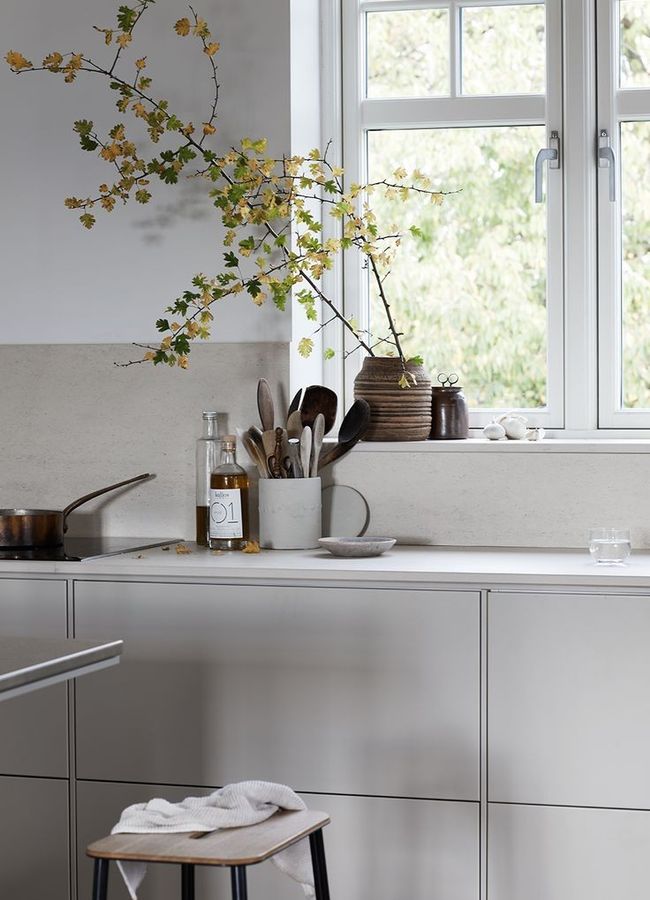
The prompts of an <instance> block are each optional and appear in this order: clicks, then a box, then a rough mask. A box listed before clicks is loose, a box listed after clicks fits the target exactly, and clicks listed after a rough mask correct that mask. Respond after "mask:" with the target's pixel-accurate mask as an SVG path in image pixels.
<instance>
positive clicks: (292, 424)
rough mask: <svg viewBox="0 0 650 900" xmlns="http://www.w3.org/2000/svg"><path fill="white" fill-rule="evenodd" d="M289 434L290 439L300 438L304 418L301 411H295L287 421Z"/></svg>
mask: <svg viewBox="0 0 650 900" xmlns="http://www.w3.org/2000/svg"><path fill="white" fill-rule="evenodd" d="M287 434H288V435H289V439H291V438H298V439H300V435H301V434H302V416H301V414H300V410H299V409H295V410H294V411H293V412H292V413H291V414H290V416H289V418H288V419H287Z"/></svg>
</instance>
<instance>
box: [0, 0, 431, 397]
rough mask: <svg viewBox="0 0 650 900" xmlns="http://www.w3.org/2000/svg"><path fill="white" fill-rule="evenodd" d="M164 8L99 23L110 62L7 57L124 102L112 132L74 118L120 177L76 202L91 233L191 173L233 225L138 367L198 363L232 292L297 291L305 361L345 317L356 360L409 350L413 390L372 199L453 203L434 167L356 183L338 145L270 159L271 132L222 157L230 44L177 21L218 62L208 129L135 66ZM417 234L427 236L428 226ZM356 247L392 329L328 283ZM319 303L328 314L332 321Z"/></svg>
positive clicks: (87, 145) (392, 240)
mask: <svg viewBox="0 0 650 900" xmlns="http://www.w3.org/2000/svg"><path fill="white" fill-rule="evenodd" d="M154 3H155V0H138V2H137V3H136V5H135V6H134V7H129V6H120V7H119V10H118V14H117V22H116V27H114V28H99V27H95V30H96V31H97V32H98V33H99V34H100V35H101V36H102V38H103V43H104V44H105V46H107V47H112V48H114V53H113V55H112V60H111V62H110V64H106V65H102V64H100V63H99V62H96V61H95V60H94V59H93V58H92V57H91V56H89V55H86V54H84V53H76V52H69V53H65V54H63V53H59V52H52V53H50V54H48V55H47V56H46V57H45V59H43V61H42V64H41V65H40V66H35V65H33V64H32V62H31V61H30V60H28V59H27V58H26V57H25V56H23V54H22V53H20V52H18V51H14V50H10V51H9V52H8V53H7V55H6V57H5V59H6V61H7V63H8V64H9V66H10V67H11V69H12V71H14V72H15V73H17V74H23V73H24V72H28V71H47V72H50V73H52V74H55V75H61V76H63V79H64V81H65V82H67V83H71V82H73V81H75V80H76V78H77V77H78V76H79V75H80V74H81V73H84V74H85V75H91V74H92V75H100V76H102V77H103V78H105V79H106V80H107V82H108V85H109V87H110V89H111V90H112V91H114V92H115V94H116V95H117V99H116V104H115V105H116V107H117V109H118V111H119V113H120V114H121V117H122V118H121V120H120V121H119V122H118V123H117V124H116V125H114V126H113V127H112V128H111V129H110V130H109V131H108V133H107V134H106V135H101V134H100V133H99V130H98V129H97V128H96V127H95V125H94V123H93V121H92V120H90V119H80V120H78V121H77V122H75V123H74V130H75V132H76V133H77V134H78V136H79V142H80V145H81V148H82V149H83V150H85V151H87V152H90V153H94V154H97V155H98V156H99V157H100V158H101V159H103V160H104V161H105V162H106V163H108V164H109V165H110V166H111V167H112V169H113V173H114V174H113V179H112V181H110V182H109V181H106V182H105V183H102V184H100V185H99V187H98V189H97V191H96V192H95V193H94V194H92V195H91V196H87V197H85V198H79V197H69V198H67V199H66V201H65V204H66V206H67V207H68V208H70V209H75V210H79V211H80V216H79V219H80V221H81V223H82V225H83V226H84V227H85V228H88V229H90V228H92V227H93V226H94V225H95V222H96V216H95V212H96V211H97V210H98V209H99V210H104V211H106V212H109V213H110V212H112V211H113V210H114V208H115V207H116V205H117V203H118V202H121V203H122V204H126V203H127V202H128V201H129V200H132V199H135V200H136V202H138V203H142V204H146V203H149V201H150V200H151V199H152V193H151V184H152V181H153V180H155V179H158V180H159V181H162V182H163V183H165V184H176V183H177V182H178V181H179V179H180V178H181V177H188V178H196V179H201V180H203V181H205V183H206V189H207V191H208V194H209V197H210V199H211V202H212V204H213V205H214V207H215V209H216V210H218V213H219V215H220V218H221V223H222V225H223V227H224V230H225V233H224V237H223V244H224V247H225V252H224V254H223V264H222V266H221V268H220V271H219V272H218V273H217V274H216V275H215V276H213V277H208V276H206V275H204V274H198V275H195V277H194V278H193V279H192V285H191V288H190V289H188V290H186V291H184V292H183V294H182V295H181V296H180V297H178V298H177V299H176V300H175V301H174V302H173V303H171V304H170V305H169V306H168V307H167V308H166V310H165V315H164V316H162V317H161V318H159V319H158V320H157V322H156V328H157V330H158V331H159V332H160V334H161V340H160V344H158V345H155V346H154V345H144V346H143V345H138V346H141V347H142V349H144V350H145V351H146V352H145V353H144V355H143V357H142V358H141V359H138V360H133V361H132V362H131V363H127V365H132V364H134V363H141V362H145V361H151V362H153V363H154V364H160V363H166V364H168V365H171V366H174V365H177V366H180V367H181V368H186V367H187V365H188V357H189V354H190V350H191V343H192V341H194V340H196V339H199V340H205V339H207V338H208V337H209V336H210V326H211V322H212V319H213V313H212V310H211V308H212V306H213V304H215V303H217V302H218V301H220V300H223V299H225V298H226V297H230V296H233V295H237V294H246V295H248V296H249V297H250V298H251V299H252V301H253V302H254V303H255V304H257V305H258V306H261V305H262V304H264V303H265V302H267V301H268V300H270V301H271V302H273V303H274V304H275V305H276V306H277V307H278V308H279V309H282V310H283V309H285V307H286V305H287V302H288V300H289V299H290V298H291V297H293V298H295V300H296V301H297V302H298V304H300V306H301V307H302V308H303V310H304V312H305V315H306V317H307V320H308V321H310V322H313V323H314V330H313V332H312V333H311V336H308V337H307V336H306V337H303V338H302V340H301V341H300V342H299V346H298V350H299V352H300V353H301V354H302V355H303V356H309V355H310V354H311V352H312V350H313V347H314V337H315V336H316V334H317V333H318V332H319V331H321V330H322V329H324V328H325V327H326V326H327V325H329V324H330V323H331V322H334V321H338V322H340V323H341V325H342V326H343V327H344V328H345V329H346V330H347V331H348V332H349V333H350V334H351V335H352V336H353V338H354V341H353V347H352V349H350V350H348V351H346V353H347V355H349V354H350V353H353V352H355V351H357V350H359V349H361V350H363V351H365V352H366V353H367V354H369V355H370V356H375V355H377V353H381V355H394V356H397V357H399V358H400V360H401V361H402V368H403V372H402V376H401V379H400V383H401V384H402V385H403V386H404V387H407V386H408V385H409V383H410V381H409V378H410V377H412V376H410V375H409V374H408V373H407V371H406V363H407V361H409V360H407V358H406V356H405V354H404V351H403V349H402V345H401V343H400V337H401V336H402V335H401V332H400V331H399V330H398V327H397V325H396V322H395V319H394V316H393V313H392V309H391V305H390V302H389V300H388V296H387V293H386V278H387V276H388V274H389V273H390V265H391V260H392V259H393V256H394V254H395V252H396V250H397V249H398V247H399V245H400V241H401V240H402V233H401V232H400V231H399V230H398V229H397V228H391V229H390V231H389V232H388V233H382V231H381V230H380V228H379V226H378V223H377V219H376V216H375V214H374V213H373V211H372V208H371V206H370V197H371V196H372V194H373V192H375V191H383V192H384V193H385V195H386V196H387V197H388V198H391V197H393V198H398V199H401V200H405V201H406V200H408V199H409V197H411V196H412V195H414V194H419V195H426V197H427V198H429V199H430V201H431V202H432V203H436V204H437V203H441V202H442V198H443V192H441V191H437V190H434V189H433V188H432V185H431V181H430V179H429V178H428V177H427V176H426V175H424V174H423V173H422V172H420V171H417V170H416V171H415V172H413V173H412V176H411V178H410V179H409V178H408V174H407V172H406V171H405V170H404V169H403V168H399V169H397V170H396V171H395V172H394V173H393V177H392V179H384V180H381V181H375V182H370V183H368V184H363V185H361V184H350V185H349V186H347V187H345V186H344V180H343V176H344V173H343V169H341V168H339V167H337V166H334V165H332V164H331V163H330V162H329V160H328V158H327V149H326V150H325V152H321V151H320V150H318V149H314V150H311V151H310V152H309V153H308V154H306V155H305V156H298V155H296V156H286V157H285V156H283V157H281V158H277V157H272V156H268V155H267V153H266V148H267V144H266V140H265V139H259V140H252V139H250V138H244V139H243V140H242V141H241V143H240V145H239V146H238V147H235V148H231V149H229V150H228V151H227V152H226V153H224V154H218V153H217V152H215V151H214V150H213V149H211V148H210V147H209V146H207V142H208V139H210V138H212V137H213V135H215V133H216V131H217V127H216V125H215V122H216V119H217V107H218V101H219V82H218V79H217V66H216V62H215V56H216V54H217V53H218V52H219V49H220V45H219V43H218V42H217V41H215V40H213V37H212V34H211V31H210V29H209V27H208V25H207V23H206V22H205V20H204V19H202V18H201V17H200V16H199V15H198V14H197V13H196V12H195V10H194V9H193V8H192V7H191V6H190V7H189V11H190V17H183V18H181V19H179V20H178V21H177V22H176V23H175V25H174V30H175V32H176V34H177V35H178V36H179V37H182V38H186V37H191V38H195V39H197V40H198V41H199V43H200V44H201V45H202V51H203V54H204V56H205V57H206V59H207V61H208V64H209V66H210V71H211V80H212V82H213V88H214V92H213V98H212V105H211V108H210V111H209V114H208V116H207V117H206V119H205V121H203V122H202V123H201V124H200V126H198V127H195V125H194V124H193V123H192V122H189V121H185V120H184V119H183V118H181V117H180V116H178V115H177V114H176V113H174V112H172V111H171V110H170V108H169V103H168V101H167V100H166V99H164V98H155V97H154V95H153V94H152V92H151V86H152V78H151V77H150V76H149V75H148V74H145V70H146V68H147V58H146V57H140V58H137V57H136V58H135V59H133V61H131V62H128V61H127V59H126V51H127V49H128V48H130V47H131V45H132V42H133V33H134V30H135V28H136V26H137V25H138V23H139V22H140V19H141V17H142V16H143V14H144V13H145V12H146V11H147V10H148V8H149V7H150V6H152V5H153V4H154ZM127 67H128V72H127V71H126V69H127ZM127 114H130V115H131V116H133V117H134V118H135V119H136V120H140V121H141V122H142V123H143V124H144V127H145V129H146V132H147V134H148V138H149V143H150V145H151V146H150V151H153V152H150V155H145V154H143V153H142V152H141V151H140V150H139V149H138V147H137V145H136V143H135V141H133V140H131V139H129V137H128V136H127V129H126V123H125V121H124V119H125V117H126V115H127ZM163 137H164V138H165V140H164V144H165V149H162V150H159V151H158V150H157V146H156V145H158V144H159V142H160V141H161V139H162V138H163ZM175 138H176V139H177V140H174V139H175ZM170 144H171V145H172V146H169V145H170ZM326 215H328V216H330V217H331V218H332V219H334V220H335V221H336V223H337V227H336V229H334V230H335V232H336V234H337V236H336V237H327V238H324V237H323V225H322V220H323V218H324V217H325V216H326ZM409 230H410V232H411V233H412V234H413V235H414V236H415V237H417V236H418V229H417V227H416V226H412V227H411V229H409ZM352 250H355V251H358V252H359V253H360V254H361V255H362V257H363V258H364V260H365V265H366V267H367V269H368V271H369V273H370V276H371V278H372V279H373V281H374V284H375V286H376V290H377V295H378V298H379V300H380V302H381V305H382V307H383V310H384V313H385V317H386V324H387V333H386V334H385V335H383V336H376V335H373V334H371V333H370V332H368V331H364V330H361V329H360V327H359V325H358V323H357V322H356V321H355V320H354V319H353V318H351V317H346V316H345V315H344V314H343V313H342V312H341V311H340V310H339V309H338V307H337V305H336V303H335V302H334V301H333V299H332V298H331V297H329V296H328V294H327V293H326V292H325V291H324V290H323V287H322V276H323V274H324V273H325V272H326V271H327V270H329V269H331V268H332V266H333V264H334V260H335V258H336V256H337V255H338V254H340V253H342V252H344V251H352ZM319 305H320V307H321V308H322V311H323V312H322V315H321V321H320V323H319V313H318V309H319ZM332 355H333V351H332V350H331V349H327V350H326V351H325V356H326V357H327V358H329V357H331V356H332Z"/></svg>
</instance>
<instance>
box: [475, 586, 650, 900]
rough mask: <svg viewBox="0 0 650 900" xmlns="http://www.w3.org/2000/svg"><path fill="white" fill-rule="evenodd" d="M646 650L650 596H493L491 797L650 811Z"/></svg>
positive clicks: (649, 706)
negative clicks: (645, 809)
mask: <svg viewBox="0 0 650 900" xmlns="http://www.w3.org/2000/svg"><path fill="white" fill-rule="evenodd" d="M649 647H650V598H649V597H647V596H643V595H637V596H632V595H625V594H595V593H594V594H590V593H550V592H549V593H523V592H522V593H518V592H512V593H509V592H492V593H491V594H490V596H489V601H488V680H487V683H488V716H489V732H488V772H489V785H488V798H489V799H490V800H494V801H509V802H515V803H532V804H537V803H540V804H560V805H572V806H602V807H622V808H623V807H627V808H633V809H636V808H650V767H649V766H648V747H649V746H650V690H649V689H648V685H649V684H650V653H649V652H648V648H649ZM490 841H491V838H490ZM594 858H595V857H594ZM614 893H615V894H617V896H621V894H620V893H618V892H614ZM613 895H614V894H612V896H613ZM520 896H523V895H520ZM585 896H586V895H585Z"/></svg>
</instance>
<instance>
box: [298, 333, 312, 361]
mask: <svg viewBox="0 0 650 900" xmlns="http://www.w3.org/2000/svg"><path fill="white" fill-rule="evenodd" d="M313 349H314V342H313V341H312V339H311V338H306V337H304V338H301V339H300V340H299V341H298V353H299V354H300V356H302V357H303V359H307V357H308V356H311V351H312V350H313Z"/></svg>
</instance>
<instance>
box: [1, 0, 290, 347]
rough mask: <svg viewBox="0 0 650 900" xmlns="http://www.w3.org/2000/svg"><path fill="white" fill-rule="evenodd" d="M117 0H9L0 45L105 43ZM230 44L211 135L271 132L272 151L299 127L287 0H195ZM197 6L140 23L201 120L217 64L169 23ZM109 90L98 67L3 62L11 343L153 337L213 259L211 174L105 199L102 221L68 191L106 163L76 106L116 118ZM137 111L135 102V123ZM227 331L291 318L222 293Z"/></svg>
mask: <svg viewBox="0 0 650 900" xmlns="http://www.w3.org/2000/svg"><path fill="white" fill-rule="evenodd" d="M118 5H119V4H118V3H117V2H115V3H113V2H107V0H2V3H0V34H1V35H2V48H3V49H2V51H1V55H2V56H4V53H5V52H6V51H7V50H9V49H10V48H11V49H17V50H21V51H22V52H24V53H25V55H27V57H28V58H29V59H31V60H32V61H33V62H34V63H38V62H40V60H41V59H42V58H43V56H44V55H45V54H46V53H48V52H50V51H52V50H60V51H62V52H65V51H68V50H70V49H77V50H80V49H82V50H84V51H85V52H87V53H90V54H91V55H93V56H95V55H96V56H97V58H98V59H99V58H104V59H110V58H111V53H112V52H113V51H112V48H106V47H104V46H103V45H102V40H101V37H100V36H99V35H97V33H96V32H93V30H92V26H93V25H100V26H108V25H111V24H112V23H113V22H114V14H115V11H116V10H117V7H118ZM196 9H197V11H198V12H199V13H200V14H201V15H203V16H204V17H205V18H206V19H207V20H208V21H209V22H210V24H211V25H212V27H213V32H214V34H215V37H216V39H217V40H219V41H220V42H221V45H222V49H221V51H220V53H219V54H218V56H217V60H218V63H219V80H220V83H221V100H220V105H219V119H218V122H217V124H218V129H219V130H218V133H217V135H216V137H215V147H216V148H217V149H224V148H226V147H228V146H230V145H231V144H232V143H233V142H235V141H237V140H239V138H241V137H243V136H247V135H251V136H267V137H268V138H269V148H270V150H271V151H273V152H278V153H282V152H286V151H287V150H288V148H289V141H290V109H289V102H288V96H289V46H290V43H289V42H290V32H289V0H263V2H258V0H198V3H197V5H196ZM185 14H187V6H186V4H185V3H184V2H182V0H158V2H157V3H156V5H155V6H153V7H152V8H151V9H150V10H149V12H148V13H147V14H146V17H145V20H144V21H143V23H142V24H141V26H140V31H139V35H138V33H137V32H136V39H135V41H134V44H135V47H136V50H137V52H136V53H131V54H130V56H131V58H132V59H134V58H136V56H141V55H145V54H148V55H149V57H150V64H149V68H148V69H147V72H148V73H149V74H151V76H152V77H153V78H154V85H153V88H154V89H155V91H156V94H157V95H158V96H164V97H166V98H167V99H169V101H170V108H171V109H173V110H176V109H179V110H180V113H179V115H180V116H181V117H183V118H186V119H191V120H193V121H194V122H195V123H198V122H200V121H202V120H203V119H204V118H206V115H207V114H206V112H205V110H206V109H209V105H210V103H211V92H210V81H209V76H210V71H209V67H208V65H207V60H206V59H205V57H204V56H203V54H202V52H201V50H200V45H199V44H198V43H197V42H196V41H192V40H190V39H189V38H186V39H181V38H179V37H177V36H176V35H175V34H174V32H173V30H172V26H173V23H174V22H175V21H176V20H177V19H178V18H180V17H181V16H183V15H185ZM114 100H115V97H114V94H113V92H112V91H108V90H107V89H106V85H105V84H104V82H103V80H102V79H100V78H99V76H93V75H88V76H87V77H86V78H83V77H80V78H79V80H78V81H77V82H76V83H75V84H72V85H65V84H64V83H63V80H62V78H60V77H59V76H57V77H55V76H53V75H51V74H49V73H43V72H41V73H26V74H23V75H21V76H20V77H16V76H15V75H12V73H11V72H10V70H9V68H8V67H7V66H6V65H5V64H4V62H3V63H2V65H0V113H1V116H2V122H3V129H2V133H3V141H2V150H1V154H0V159H1V161H2V165H0V208H1V209H2V216H0V275H1V277H2V301H1V302H2V336H1V337H0V341H4V342H7V343H53V342H62V343H69V342H76V341H79V342H104V343H111V342H112V343H120V342H126V341H132V340H140V341H143V340H151V339H152V338H154V337H155V329H154V327H153V323H154V321H155V319H156V318H157V317H158V316H159V315H160V313H161V312H162V310H163V308H164V307H165V306H166V305H167V303H168V302H169V301H170V300H172V299H174V298H175V297H176V296H178V294H179V293H180V292H181V291H182V290H183V289H185V288H186V287H188V286H189V284H190V281H191V278H192V275H193V274H194V273H196V272H198V271H204V272H206V273H212V274H215V273H216V272H217V271H219V267H220V264H221V261H222V255H221V254H222V252H223V248H222V247H221V246H220V244H219V233H220V232H219V227H218V226H217V225H216V222H217V219H216V212H215V211H214V210H213V209H212V208H211V207H210V205H209V204H206V202H205V198H204V191H203V189H202V185H201V184H200V183H199V182H196V181H190V182H188V183H186V184H184V185H183V186H180V185H177V186H175V187H173V188H166V187H165V186H164V185H160V186H156V191H155V193H156V194H158V195H159V199H158V201H157V202H156V203H155V204H149V205H148V206H140V205H138V204H135V203H134V204H133V207H132V208H131V207H127V208H125V209H123V208H119V209H116V210H115V211H114V212H113V213H112V214H111V215H110V216H109V215H104V216H102V215H101V213H99V214H98V222H97V225H96V226H95V228H94V229H93V230H92V231H86V230H85V229H83V227H82V226H81V225H80V223H79V222H78V218H77V216H78V213H76V212H73V211H70V210H66V209H65V208H64V206H63V200H64V198H65V197H67V196H70V195H76V196H83V195H84V194H88V193H91V192H93V191H94V190H96V188H97V185H98V184H99V183H101V182H102V181H105V180H107V179H108V178H109V177H110V170H109V166H108V164H107V163H103V162H101V161H100V160H97V159H95V158H94V157H93V155H92V154H90V153H85V152H83V151H82V150H81V149H80V147H79V145H78V140H77V136H76V135H75V134H73V133H72V123H73V122H74V120H75V119H79V118H91V119H94V121H95V122H96V123H102V125H103V126H107V127H110V126H111V125H112V124H115V123H116V122H117V121H119V120H120V115H119V113H118V112H117V110H116V109H115V108H114V105H113V103H114ZM131 118H132V117H130V116H127V117H126V121H127V123H129V122H130V120H131ZM214 332H215V336H216V337H218V339H219V340H220V341H241V340H246V341H250V340H269V341H278V340H280V341H285V340H289V339H290V335H291V323H290V317H289V316H288V315H283V314H281V313H279V312H278V311H277V310H275V309H274V308H273V307H272V306H270V305H269V307H268V308H265V309H264V310H260V309H258V308H257V307H255V306H254V305H253V303H252V302H251V301H250V300H249V299H247V298H242V297H239V298H233V299H232V300H228V301H225V302H224V304H223V306H222V307H220V309H219V310H218V314H217V321H216V323H215V327H214Z"/></svg>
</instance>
